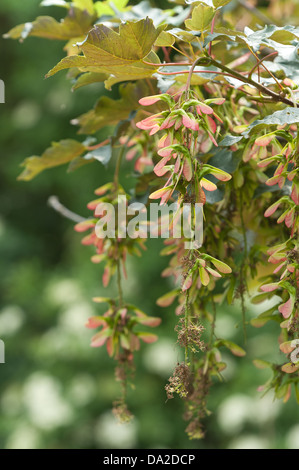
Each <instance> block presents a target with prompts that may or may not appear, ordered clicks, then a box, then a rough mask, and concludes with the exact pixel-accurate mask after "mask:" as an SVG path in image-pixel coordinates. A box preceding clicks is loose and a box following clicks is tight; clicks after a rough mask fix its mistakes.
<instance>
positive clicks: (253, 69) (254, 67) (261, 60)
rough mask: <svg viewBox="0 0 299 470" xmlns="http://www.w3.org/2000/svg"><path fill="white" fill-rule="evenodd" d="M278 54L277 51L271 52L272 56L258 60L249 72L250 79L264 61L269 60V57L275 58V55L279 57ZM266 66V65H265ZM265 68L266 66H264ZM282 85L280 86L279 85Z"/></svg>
mask: <svg viewBox="0 0 299 470" xmlns="http://www.w3.org/2000/svg"><path fill="white" fill-rule="evenodd" d="M277 54H278V52H277V51H274V52H271V53H270V54H268V55H266V56H265V57H263V58H262V59H258V61H257V63H256V64H255V65H254V66H253V67H252V69H251V70H250V71H249V72H248V77H249V78H251V75H252V74H253V72H254V71H255V69H256V68H257V67H258V66H259V65H260V64H261V62H263V60H266V59H268V58H269V57H271V56H273V55H277ZM263 65H264V64H263ZM264 67H265V66H264ZM279 85H280V84H279Z"/></svg>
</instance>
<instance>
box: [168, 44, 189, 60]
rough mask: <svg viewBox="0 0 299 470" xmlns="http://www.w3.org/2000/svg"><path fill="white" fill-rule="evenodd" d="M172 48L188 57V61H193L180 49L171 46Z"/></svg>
mask: <svg viewBox="0 0 299 470" xmlns="http://www.w3.org/2000/svg"><path fill="white" fill-rule="evenodd" d="M170 47H172V49H174V50H175V51H177V52H178V53H179V54H181V55H184V56H185V57H187V59H189V60H191V57H189V56H188V55H187V54H186V53H185V52H183V51H181V50H180V49H177V48H176V47H175V46H170Z"/></svg>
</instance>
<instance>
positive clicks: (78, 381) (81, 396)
mask: <svg viewBox="0 0 299 470" xmlns="http://www.w3.org/2000/svg"><path fill="white" fill-rule="evenodd" d="M69 393H70V398H71V400H73V401H74V402H75V403H76V405H79V406H84V405H86V404H87V403H89V402H90V401H92V399H93V397H94V396H95V393H96V384H95V382H94V380H93V379H92V378H91V377H90V376H89V375H83V374H81V375H77V376H76V377H75V378H74V379H73V381H72V382H71V384H70V392H69Z"/></svg>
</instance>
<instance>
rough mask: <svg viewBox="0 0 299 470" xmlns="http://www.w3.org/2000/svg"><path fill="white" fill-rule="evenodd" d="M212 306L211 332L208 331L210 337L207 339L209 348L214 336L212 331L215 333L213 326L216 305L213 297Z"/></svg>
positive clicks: (214, 323)
mask: <svg viewBox="0 0 299 470" xmlns="http://www.w3.org/2000/svg"><path fill="white" fill-rule="evenodd" d="M212 307H213V319H212V323H211V332H210V339H209V349H211V347H212V344H213V338H214V333H215V326H216V313H217V310H216V305H215V300H214V297H212Z"/></svg>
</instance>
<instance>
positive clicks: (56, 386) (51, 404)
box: [23, 372, 73, 430]
mask: <svg viewBox="0 0 299 470" xmlns="http://www.w3.org/2000/svg"><path fill="white" fill-rule="evenodd" d="M23 401H24V404H25V406H26V408H27V412H28V415H29V418H30V420H31V422H32V423H33V424H34V425H36V426H37V427H39V428H41V429H45V430H50V429H54V428H56V427H58V426H63V425H66V424H69V423H70V422H71V421H72V419H73V410H72V408H71V407H70V405H69V403H68V402H67V401H65V400H64V398H63V397H62V394H61V386H60V383H59V382H58V381H57V380H56V379H54V378H53V377H50V376H48V375H45V374H44V373H41V372H36V373H34V374H32V375H31V376H30V377H29V379H28V380H27V382H26V384H25V386H24V393H23Z"/></svg>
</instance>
